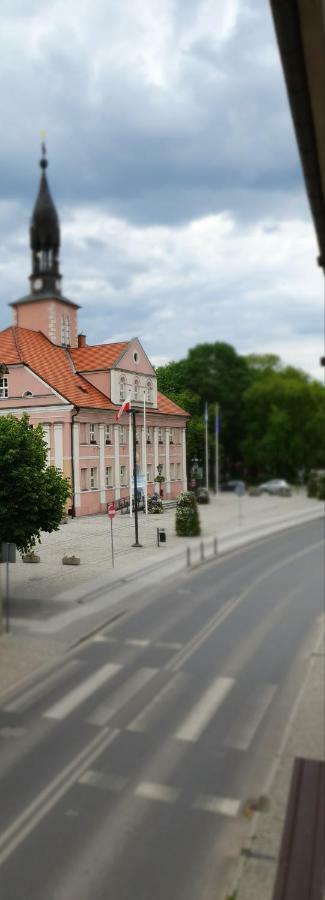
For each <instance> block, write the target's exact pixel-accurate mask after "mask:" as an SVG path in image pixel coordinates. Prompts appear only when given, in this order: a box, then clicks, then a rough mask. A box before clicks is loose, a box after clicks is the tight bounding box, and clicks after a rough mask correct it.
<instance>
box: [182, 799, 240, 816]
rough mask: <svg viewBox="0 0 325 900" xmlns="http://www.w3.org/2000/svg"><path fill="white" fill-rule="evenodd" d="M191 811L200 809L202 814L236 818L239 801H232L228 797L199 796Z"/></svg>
mask: <svg viewBox="0 0 325 900" xmlns="http://www.w3.org/2000/svg"><path fill="white" fill-rule="evenodd" d="M192 809H201V810H203V811H204V812H210V813H216V814H219V815H222V816H237V815H238V813H239V809H240V800H232V799H231V798H230V797H215V796H214V795H213V794H199V796H198V797H197V798H196V800H195V801H194V803H193V804H192Z"/></svg>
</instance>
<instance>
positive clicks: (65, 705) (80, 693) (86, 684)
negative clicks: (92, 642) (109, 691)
mask: <svg viewBox="0 0 325 900" xmlns="http://www.w3.org/2000/svg"><path fill="white" fill-rule="evenodd" d="M121 668H122V666H121V665H120V664H119V663H106V665H105V666H102V667H101V668H100V669H97V671H96V672H93V674H92V675H90V676H89V678H86V679H85V680H84V681H82V682H81V683H80V684H79V685H78V686H77V687H76V688H73V690H72V691H69V693H68V694H66V695H65V697H62V699H61V700H59V701H58V703H54V705H53V706H51V707H50V708H49V709H48V710H47V712H46V713H44V716H45V718H46V719H65V718H66V716H68V715H69V713H71V712H73V710H74V709H76V708H77V707H78V706H80V704H81V703H83V702H84V700H87V699H88V697H90V696H91V694H93V693H94V692H95V691H96V690H97V689H98V688H100V687H102V685H103V684H105V682H106V681H109V679H110V678H113V677H114V675H116V673H117V672H119V671H120V669H121Z"/></svg>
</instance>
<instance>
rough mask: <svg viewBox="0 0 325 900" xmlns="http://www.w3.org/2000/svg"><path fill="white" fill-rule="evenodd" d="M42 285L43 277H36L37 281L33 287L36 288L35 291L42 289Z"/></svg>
mask: <svg viewBox="0 0 325 900" xmlns="http://www.w3.org/2000/svg"><path fill="white" fill-rule="evenodd" d="M42 287H43V282H42V279H41V278H35V281H34V282H33V288H34V290H35V291H40V290H41V288H42Z"/></svg>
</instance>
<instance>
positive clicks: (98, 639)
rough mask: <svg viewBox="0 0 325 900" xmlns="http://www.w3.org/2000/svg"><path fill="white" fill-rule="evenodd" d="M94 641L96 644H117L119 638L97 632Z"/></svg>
mask: <svg viewBox="0 0 325 900" xmlns="http://www.w3.org/2000/svg"><path fill="white" fill-rule="evenodd" d="M92 641H93V643H95V644H116V643H117V641H118V638H116V637H109V636H108V635H107V634H95V635H94V637H93V638H92Z"/></svg>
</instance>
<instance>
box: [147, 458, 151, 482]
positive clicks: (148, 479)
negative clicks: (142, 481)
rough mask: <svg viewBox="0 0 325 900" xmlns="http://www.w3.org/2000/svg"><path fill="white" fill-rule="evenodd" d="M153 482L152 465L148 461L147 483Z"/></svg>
mask: <svg viewBox="0 0 325 900" xmlns="http://www.w3.org/2000/svg"><path fill="white" fill-rule="evenodd" d="M151 483H152V465H151V463H147V484H151Z"/></svg>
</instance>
